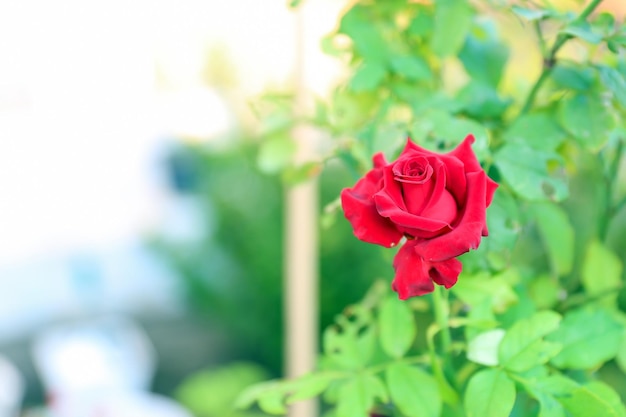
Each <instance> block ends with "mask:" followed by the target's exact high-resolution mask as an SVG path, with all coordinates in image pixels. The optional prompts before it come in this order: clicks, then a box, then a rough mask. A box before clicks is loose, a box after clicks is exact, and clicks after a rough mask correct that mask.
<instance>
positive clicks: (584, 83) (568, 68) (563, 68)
mask: <svg viewBox="0 0 626 417" xmlns="http://www.w3.org/2000/svg"><path fill="white" fill-rule="evenodd" d="M550 77H551V78H552V79H553V80H554V83H555V84H556V85H557V86H558V87H561V88H566V89H572V90H577V91H587V90H588V89H589V88H591V86H593V83H594V81H595V78H596V74H595V71H594V70H593V68H590V67H588V66H584V65H578V64H570V63H558V64H557V65H556V66H555V67H554V69H553V70H552V73H551V74H550Z"/></svg>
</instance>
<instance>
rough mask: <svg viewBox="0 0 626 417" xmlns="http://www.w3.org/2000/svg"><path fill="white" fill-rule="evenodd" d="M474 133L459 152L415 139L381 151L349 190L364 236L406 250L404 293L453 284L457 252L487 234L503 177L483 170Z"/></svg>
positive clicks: (357, 228)
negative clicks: (392, 155)
mask: <svg viewBox="0 0 626 417" xmlns="http://www.w3.org/2000/svg"><path fill="white" fill-rule="evenodd" d="M472 143H474V137H473V136H472V135H468V136H467V137H466V138H465V140H464V141H463V142H462V143H461V144H460V145H459V146H458V147H457V148H456V149H454V150H453V151H452V152H449V153H447V154H437V153H434V152H431V151H428V150H426V149H423V148H421V147H419V146H418V145H416V144H415V143H413V142H411V140H409V141H408V142H407V145H406V147H405V148H404V150H403V151H402V153H401V154H400V156H399V157H398V159H397V160H396V161H394V162H392V163H387V162H386V161H385V158H384V156H383V155H382V154H381V153H378V154H376V155H374V158H373V160H374V168H373V169H372V170H370V171H369V172H368V173H367V174H366V175H365V177H363V178H362V179H360V180H359V181H358V182H357V183H356V185H355V186H354V187H352V188H346V189H344V190H343V191H342V192H341V205H342V207H343V211H344V214H345V216H346V218H347V219H348V220H349V221H350V223H351V224H352V228H353V229H354V234H355V235H356V237H358V238H359V239H361V240H363V241H365V242H369V243H376V244H378V245H382V246H385V247H392V246H395V245H397V244H398V242H400V240H401V239H402V237H403V236H405V237H406V238H407V241H406V243H405V244H404V245H403V247H402V248H400V250H399V251H398V254H397V255H396V257H395V259H394V262H393V267H394V269H395V270H396V276H395V278H394V280H393V284H392V287H393V289H394V291H396V292H398V295H399V296H400V298H401V299H403V300H405V299H407V298H409V297H413V296H417V295H423V294H427V293H429V292H432V291H433V290H434V284H433V282H435V283H437V284H439V285H443V286H445V287H446V288H450V287H451V286H453V285H454V284H455V283H456V281H457V278H458V276H459V274H460V273H461V269H462V265H461V262H460V261H459V260H458V259H456V257H457V256H459V255H461V254H463V253H465V252H467V251H469V250H470V249H476V248H478V245H479V244H480V239H481V237H482V236H487V224H486V219H485V211H486V209H487V207H488V206H489V204H491V199H492V197H493V193H494V192H495V190H496V188H497V187H498V184H496V183H495V182H494V181H492V180H491V179H490V178H489V177H488V176H487V174H485V172H484V171H483V169H482V168H481V166H480V164H479V163H478V160H477V159H476V156H475V155H474V152H473V151H472V147H471V145H472Z"/></svg>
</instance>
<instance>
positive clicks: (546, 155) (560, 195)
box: [494, 143, 568, 201]
mask: <svg viewBox="0 0 626 417" xmlns="http://www.w3.org/2000/svg"><path fill="white" fill-rule="evenodd" d="M494 160H495V164H496V166H497V167H498V170H499V171H500V174H501V175H502V177H503V178H504V180H505V181H506V182H507V183H508V184H509V185H510V186H511V188H512V189H513V191H515V193H516V194H517V195H518V196H519V197H520V198H523V199H525V200H531V201H532V200H547V199H550V200H554V201H560V200H563V199H565V198H566V197H567V196H568V190H567V185H566V184H565V183H564V182H563V180H562V179H560V178H555V177H552V176H550V174H549V173H548V167H547V165H548V162H549V161H554V160H556V161H559V160H560V157H559V155H557V154H555V153H552V152H545V151H540V150H537V149H533V148H530V147H529V146H527V145H524V144H521V143H508V144H506V145H504V146H503V147H502V148H501V149H500V150H499V151H498V152H497V153H496V155H495V156H494Z"/></svg>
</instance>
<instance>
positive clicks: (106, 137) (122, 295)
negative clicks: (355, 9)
mask: <svg viewBox="0 0 626 417" xmlns="http://www.w3.org/2000/svg"><path fill="white" fill-rule="evenodd" d="M340 3H341V2H336V1H331V0H315V1H310V2H309V3H308V4H306V5H305V7H306V8H307V20H306V34H307V35H306V38H305V48H306V53H307V58H306V60H307V83H308V85H309V86H310V88H311V89H312V90H313V91H315V92H317V93H318V94H321V93H323V92H324V91H325V90H326V89H327V87H328V85H329V83H330V82H331V81H332V80H333V79H334V75H335V74H336V73H337V67H336V63H335V62H334V61H333V59H331V58H328V57H325V56H323V54H322V53H321V52H320V51H319V47H318V45H319V40H320V39H321V37H322V36H323V35H324V34H326V33H328V32H329V31H331V30H332V29H333V26H334V24H335V22H336V17H337V15H338V13H339V8H340V7H342V4H340ZM286 6H287V5H286V1H279V0H275V1H274V0H273V1H263V2H260V1H258V0H239V1H237V2H223V1H217V0H182V1H180V0H109V1H93V2H92V1H84V0H61V1H54V0H41V1H34V0H21V1H11V0H0V288H1V291H0V340H1V339H2V338H3V337H9V336H10V335H14V334H19V333H20V332H22V331H28V328H29V326H30V325H33V324H36V323H37V322H40V321H45V320H49V319H50V318H51V316H54V315H55V314H57V313H58V314H61V315H62V314H67V313H68V311H69V312H73V311H74V310H75V309H77V308H81V306H84V305H85V304H86V303H85V301H84V299H85V296H87V298H89V296H90V295H89V294H85V293H84V288H83V287H84V286H83V285H82V284H80V280H81V278H80V275H81V274H82V275H84V273H83V272H84V271H83V272H81V271H82V270H85V269H87V270H88V274H91V278H89V279H92V280H95V281H97V285H96V288H97V293H96V294H91V298H92V299H91V300H89V302H88V303H87V304H89V303H91V302H92V301H93V302H95V301H97V303H96V305H98V306H99V307H102V308H104V309H105V310H106V309H107V308H114V307H115V308H117V309H118V310H120V309H121V310H124V309H125V308H127V309H130V310H132V309H133V308H145V307H149V306H150V305H152V306H163V308H167V306H168V305H174V304H175V300H174V299H173V297H172V282H171V281H172V280H171V277H168V276H167V274H166V273H165V272H164V271H161V270H159V269H158V268H157V267H155V266H154V265H152V264H151V262H150V260H149V259H147V258H146V254H145V253H143V251H142V249H141V245H140V243H141V238H142V236H143V235H144V234H145V233H148V232H151V231H154V230H157V229H159V228H165V229H167V228H168V227H170V226H171V225H168V223H172V224H174V225H176V224H178V223H180V222H179V221H175V219H176V217H177V216H178V214H180V213H177V210H178V206H179V205H177V204H176V202H173V201H172V198H171V197H172V196H171V195H170V194H169V193H168V191H167V190H166V188H165V186H164V180H163V172H161V171H160V166H159V162H160V161H159V158H161V157H162V156H163V153H164V152H166V150H167V148H168V146H170V145H171V143H170V142H169V141H171V140H172V139H171V138H187V139H193V140H212V139H213V138H215V137H219V136H220V135H223V134H224V133H225V132H228V131H229V130H231V129H233V128H234V127H235V126H234V125H235V120H236V119H235V117H236V116H235V113H234V111H235V109H234V108H233V106H234V104H233V103H232V102H228V101H227V100H225V98H224V94H223V91H222V90H221V89H220V88H212V87H211V86H209V85H208V83H207V82H206V72H207V70H206V68H207V65H211V62H210V57H211V53H212V51H218V52H221V53H220V56H221V57H222V58H224V57H225V58H226V59H227V61H228V64H229V68H225V69H224V70H225V72H226V73H227V74H228V75H230V76H231V77H232V78H231V85H230V86H228V88H229V89H230V92H231V93H233V92H234V95H233V94H231V97H233V96H234V97H240V98H242V99H243V98H246V97H252V96H254V95H257V94H259V93H261V92H262V91H263V90H264V89H266V88H283V89H284V88H286V87H288V86H289V84H290V80H291V78H292V76H293V74H292V72H293V62H294V53H295V47H296V45H295V40H294V33H295V28H294V22H295V20H294V16H293V12H291V11H290V10H289V9H288V8H287V7H286ZM218 69H219V68H218ZM243 105H244V106H245V104H243ZM172 227H175V226H172ZM187 227H189V225H187ZM77 265H78V267H77ZM81 268H82V269H81ZM77 276H78V278H77ZM77 282H78V284H77ZM81 300H82V301H81ZM81 303H82V304H81ZM91 305H92V306H93V304H91Z"/></svg>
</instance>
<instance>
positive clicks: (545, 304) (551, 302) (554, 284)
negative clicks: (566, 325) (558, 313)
mask: <svg viewBox="0 0 626 417" xmlns="http://www.w3.org/2000/svg"><path fill="white" fill-rule="evenodd" d="M560 292H561V288H560V287H559V283H558V280H557V279H556V278H554V277H552V276H550V275H547V274H545V275H539V276H537V277H536V278H534V279H533V280H532V281H531V282H530V283H529V288H528V293H529V295H530V298H532V300H533V302H534V303H535V305H536V306H537V308H538V309H540V310H541V309H547V308H553V307H554V306H555V305H556V303H557V302H558V301H559V293H560Z"/></svg>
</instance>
